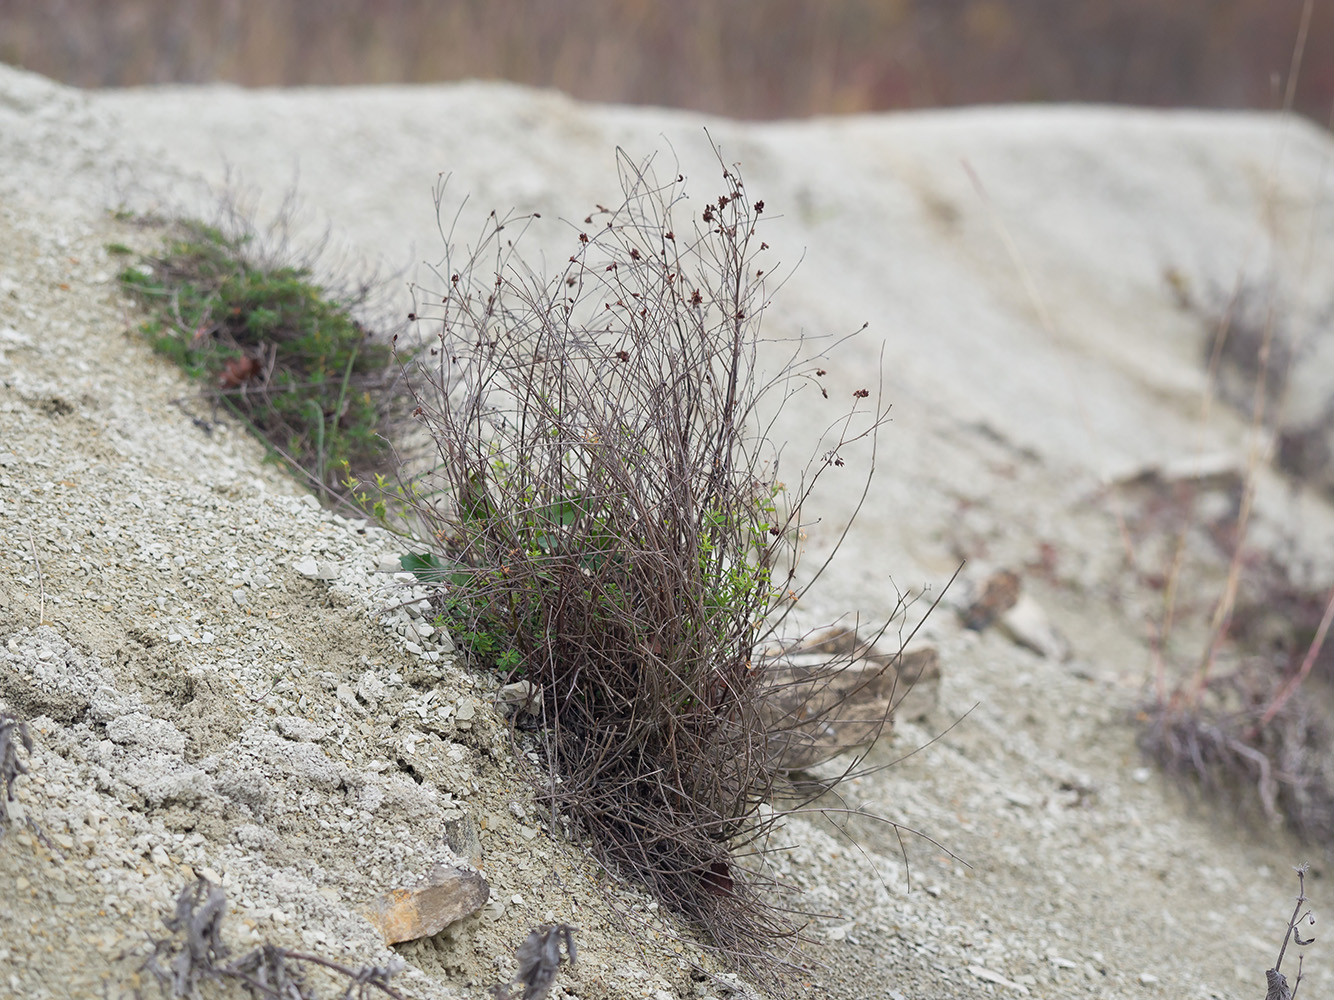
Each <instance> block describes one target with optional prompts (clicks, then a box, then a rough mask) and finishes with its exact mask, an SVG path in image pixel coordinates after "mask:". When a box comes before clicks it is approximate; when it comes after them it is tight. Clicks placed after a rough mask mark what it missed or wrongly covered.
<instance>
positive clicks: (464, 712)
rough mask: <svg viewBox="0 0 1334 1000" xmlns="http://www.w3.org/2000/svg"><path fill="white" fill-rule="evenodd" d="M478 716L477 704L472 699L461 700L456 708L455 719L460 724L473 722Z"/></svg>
mask: <svg viewBox="0 0 1334 1000" xmlns="http://www.w3.org/2000/svg"><path fill="white" fill-rule="evenodd" d="M476 714H477V703H476V702H475V701H473V700H472V699H471V698H460V699H459V702H458V704H457V705H456V706H455V708H454V718H455V719H457V720H458V721H459V722H471V721H472V720H473V717H474V716H475V715H476Z"/></svg>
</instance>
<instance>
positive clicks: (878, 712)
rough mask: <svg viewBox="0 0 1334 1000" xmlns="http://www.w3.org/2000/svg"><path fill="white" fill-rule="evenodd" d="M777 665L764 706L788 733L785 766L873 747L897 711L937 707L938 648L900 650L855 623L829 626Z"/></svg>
mask: <svg viewBox="0 0 1334 1000" xmlns="http://www.w3.org/2000/svg"><path fill="white" fill-rule="evenodd" d="M780 658H781V661H782V662H780V663H778V664H775V665H774V666H773V667H771V668H770V672H769V675H768V690H767V692H766V694H765V698H764V705H763V708H762V711H763V712H764V714H765V716H766V718H767V720H768V723H769V728H770V730H771V731H773V732H778V733H781V734H782V739H783V745H782V749H781V752H780V753H781V765H782V767H784V768H785V769H787V770H803V769H806V768H809V767H812V766H814V765H817V764H821V763H824V762H826V761H830V760H833V759H834V758H835V757H838V756H840V755H841V754H844V753H846V752H848V751H850V750H855V749H860V748H865V747H868V746H870V745H871V744H872V743H874V742H875V741H876V739H878V738H879V737H880V736H882V735H884V734H885V733H887V732H888V731H889V729H890V724H891V721H892V717H893V715H895V714H898V715H900V716H902V717H904V718H911V719H917V718H921V717H922V716H924V715H927V714H929V713H930V712H931V710H932V709H933V708H934V707H935V703H936V697H937V693H938V690H939V685H940V658H939V655H938V654H937V652H936V650H935V648H934V647H930V646H924V647H921V648H918V649H914V650H902V651H896V652H893V653H890V652H885V651H882V650H879V649H877V648H876V647H874V646H873V645H872V644H871V643H869V642H866V641H864V640H862V639H861V638H860V637H859V636H858V635H857V633H856V632H855V631H853V630H852V629H830V630H828V631H826V632H822V633H819V634H817V635H815V636H813V637H811V638H810V639H809V640H807V641H805V642H803V643H800V644H799V645H797V646H795V647H792V648H790V649H788V650H786V651H784V652H783V653H781V654H780Z"/></svg>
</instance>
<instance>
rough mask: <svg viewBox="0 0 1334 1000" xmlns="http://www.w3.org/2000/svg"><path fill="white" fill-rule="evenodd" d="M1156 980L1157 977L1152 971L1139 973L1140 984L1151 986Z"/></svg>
mask: <svg viewBox="0 0 1334 1000" xmlns="http://www.w3.org/2000/svg"><path fill="white" fill-rule="evenodd" d="M1156 982H1158V977H1157V976H1155V975H1154V974H1153V973H1152V972H1141V973H1140V974H1139V984H1140V985H1141V986H1152V985H1153V984H1154V983H1156Z"/></svg>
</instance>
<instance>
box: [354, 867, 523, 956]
mask: <svg viewBox="0 0 1334 1000" xmlns="http://www.w3.org/2000/svg"><path fill="white" fill-rule="evenodd" d="M490 895H491V887H490V886H489V885H487V883H486V879H484V878H482V876H481V875H479V874H478V873H477V872H475V871H471V870H469V869H466V868H446V867H444V866H440V865H437V866H436V867H435V868H433V869H431V872H430V874H429V875H428V876H427V878H426V881H425V882H424V883H423V884H422V885H420V886H417V887H416V888H413V889H395V890H394V891H392V892H389V893H386V894H385V895H383V896H380V897H378V898H377V899H375V900H373V901H372V902H371V903H370V905H369V906H367V907H366V908H365V909H364V910H363V913H364V914H365V916H366V918H367V919H368V920H369V921H370V922H371V923H372V924H374V925H375V927H376V928H377V929H378V930H379V931H380V933H381V934H382V935H384V940H385V944H397V943H399V942H400V941H415V940H417V939H418V938H424V937H430V936H431V935H433V934H438V933H440V932H441V931H442V930H444V929H445V928H446V927H448V926H449V925H450V924H452V923H454V922H455V921H457V920H462V919H463V918H464V917H469V916H472V915H473V914H474V913H477V912H478V911H479V910H481V909H482V907H483V906H484V905H485V904H486V903H487V900H488V899H489V898H490ZM489 909H490V908H489V907H488V916H489V915H490V913H489ZM501 913H502V914H503V913H504V906H503V904H502V905H501Z"/></svg>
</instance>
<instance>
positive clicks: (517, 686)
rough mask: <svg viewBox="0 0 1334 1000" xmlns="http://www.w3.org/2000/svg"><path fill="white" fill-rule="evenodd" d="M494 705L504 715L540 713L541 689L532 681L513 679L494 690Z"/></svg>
mask: <svg viewBox="0 0 1334 1000" xmlns="http://www.w3.org/2000/svg"><path fill="white" fill-rule="evenodd" d="M496 707H497V708H499V709H500V710H501V711H502V712H503V713H505V714H506V715H512V714H514V713H515V712H523V713H525V714H528V715H541V714H542V689H541V688H540V687H538V685H536V684H534V683H533V682H532V681H515V682H514V683H513V684H506V685H504V686H503V687H502V688H501V689H500V690H499V691H497V692H496Z"/></svg>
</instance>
